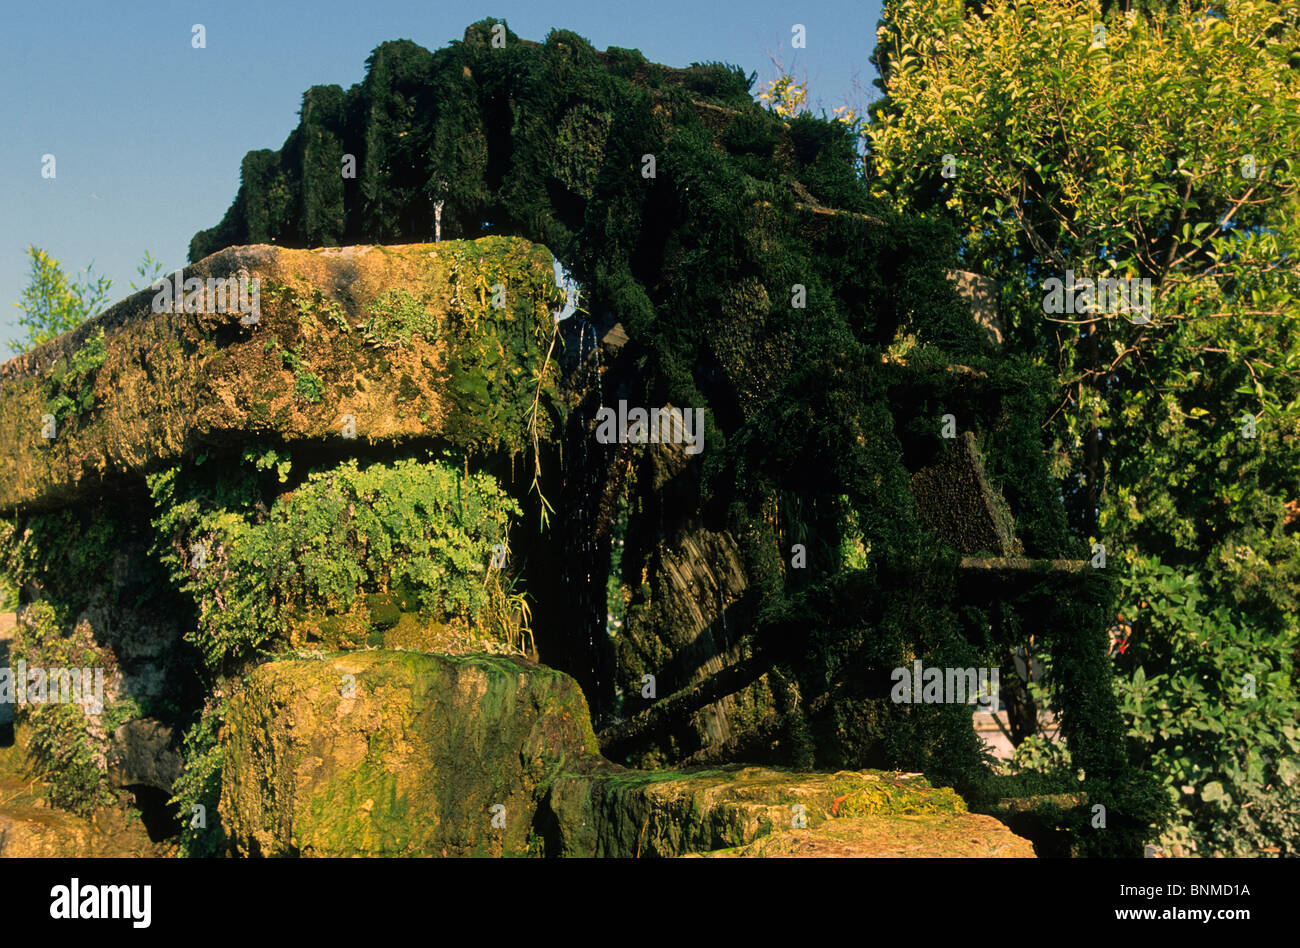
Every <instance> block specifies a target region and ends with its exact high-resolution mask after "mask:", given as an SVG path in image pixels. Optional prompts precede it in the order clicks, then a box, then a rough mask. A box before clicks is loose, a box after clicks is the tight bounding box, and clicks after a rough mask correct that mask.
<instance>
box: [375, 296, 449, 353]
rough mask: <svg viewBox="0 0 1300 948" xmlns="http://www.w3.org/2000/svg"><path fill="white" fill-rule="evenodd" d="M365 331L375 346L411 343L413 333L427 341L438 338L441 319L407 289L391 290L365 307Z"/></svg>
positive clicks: (388, 346)
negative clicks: (439, 320)
mask: <svg viewBox="0 0 1300 948" xmlns="http://www.w3.org/2000/svg"><path fill="white" fill-rule="evenodd" d="M363 331H364V336H365V340H366V342H368V343H369V344H370V345H372V346H379V347H381V348H391V347H393V346H396V345H397V344H398V343H399V342H400V343H401V344H402V345H406V346H409V345H410V344H411V336H412V335H413V334H414V333H419V334H420V335H421V336H423V337H424V338H425V339H426V340H428V341H432V340H434V339H436V338H437V336H438V320H437V318H436V317H435V316H434V315H433V314H432V313H430V312H429V310H428V307H426V306H425V305H424V304H423V303H421V302H420V301H419V300H418V299H416V298H415V297H414V296H412V295H411V294H410V293H408V292H407V291H406V290H400V289H399V290H389V291H388V292H387V293H385V294H384V295H383V296H381V297H379V298H378V299H376V300H375V301H373V302H372V303H371V304H370V305H369V306H368V307H366V322H365V325H364V327H363Z"/></svg>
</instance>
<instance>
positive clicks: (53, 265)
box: [9, 247, 113, 352]
mask: <svg viewBox="0 0 1300 948" xmlns="http://www.w3.org/2000/svg"><path fill="white" fill-rule="evenodd" d="M27 256H28V258H29V259H30V260H31V273H30V276H29V277H28V281H27V286H26V287H24V288H23V296H22V300H21V301H20V302H17V303H15V304H14V305H15V306H17V307H18V308H19V309H20V310H22V313H23V314H22V315H21V316H19V317H18V325H19V326H21V327H22V328H23V329H25V330H26V331H27V336H26V338H24V339H18V340H11V341H10V343H9V348H10V349H12V350H13V351H14V352H27V351H28V350H30V349H34V348H36V347H37V346H39V345H42V344H43V343H46V342H49V341H50V340H51V339H55V338H57V337H59V336H61V335H63V334H64V333H65V332H70V331H71V330H73V329H76V328H77V327H78V326H80V325H81V324H82V323H84V322H85V321H86V320H87V319H89V318H90V317H92V316H94V315H95V314H96V313H98V312H99V310H100V307H102V306H103V305H104V303H105V302H106V301H107V300H108V293H109V290H110V288H111V287H112V285H113V281H112V280H110V279H109V278H108V277H106V276H98V277H96V276H93V275H92V273H91V271H92V270H93V269H94V264H91V265H90V266H89V267H87V268H86V269H85V271H84V273H82V274H81V276H80V277H79V278H78V279H77V280H76V281H75V282H70V281H69V280H68V276H67V274H66V273H64V272H63V266H62V264H60V263H59V261H58V259H57V258H55V257H52V256H50V255H49V254H48V253H46V252H45V251H44V250H41V249H40V248H39V247H28V248H27Z"/></svg>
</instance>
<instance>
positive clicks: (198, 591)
mask: <svg viewBox="0 0 1300 948" xmlns="http://www.w3.org/2000/svg"><path fill="white" fill-rule="evenodd" d="M272 454H273V452H271V453H269V454H264V455H261V456H260V457H251V456H250V457H249V458H247V459H248V460H253V461H254V463H256V464H258V465H259V466H260V467H261V468H262V469H265V470H270V469H272V468H273V467H274V468H275V469H276V470H277V472H279V471H281V464H283V463H285V462H282V461H281V460H280V459H279V456H278V455H275V456H274V457H272V456H271V455H272ZM284 473H285V474H287V469H284ZM177 475H178V469H172V470H169V471H165V472H160V473H159V474H156V475H152V476H151V477H150V478H149V483H150V489H151V490H152V491H153V494H154V499H155V504H156V505H157V507H158V509H159V516H158V517H157V518H156V519H155V520H154V524H155V527H156V528H157V529H158V531H159V548H158V551H159V554H160V556H161V558H162V560H163V562H164V564H165V565H166V566H167V567H168V568H169V569H170V570H171V572H172V575H173V577H174V579H175V582H176V583H177V585H178V586H179V587H180V588H181V589H182V590H184V591H185V592H187V593H189V594H190V595H192V596H193V597H194V601H195V604H196V605H197V607H198V614H199V621H198V627H197V629H196V630H195V631H194V633H193V635H192V641H194V642H195V644H197V645H198V646H199V647H200V649H202V651H203V653H204V655H205V656H206V657H207V659H208V661H209V662H210V663H211V664H212V665H213V666H218V665H220V664H221V663H223V662H225V661H227V660H237V659H240V658H243V657H247V656H249V655H252V654H254V653H255V652H256V651H257V650H259V649H262V648H264V647H267V646H269V645H270V644H271V643H272V642H274V641H276V640H278V639H282V638H284V637H286V636H287V634H288V632H289V630H290V628H291V626H292V623H293V621H294V620H295V618H297V617H301V616H304V615H307V614H313V615H320V614H326V615H339V614H344V613H347V612H348V611H349V610H351V609H352V607H353V605H354V603H355V602H356V601H357V599H358V598H359V597H360V596H362V595H363V594H366V593H381V592H390V591H393V590H397V589H402V590H405V591H406V592H407V594H409V595H410V596H412V597H413V598H414V600H415V601H416V602H417V603H418V605H419V608H420V610H421V611H422V612H424V613H426V614H428V615H431V616H437V617H439V618H441V619H444V620H445V621H448V622H459V623H460V624H462V625H464V626H466V627H468V628H476V629H477V628H482V629H483V630H485V631H486V632H488V633H489V634H493V635H495V636H496V637H497V638H499V639H501V640H503V641H510V640H512V639H513V638H516V637H517V634H518V633H517V631H516V630H517V628H518V626H517V623H516V622H511V621H508V617H509V616H515V617H516V618H517V619H518V617H522V621H523V622H524V623H525V624H526V621H527V613H526V609H523V610H521V609H520V604H519V601H518V600H517V599H516V600H515V601H514V602H513V603H512V602H511V601H510V600H509V598H508V595H507V594H506V593H505V592H504V591H503V590H502V589H501V588H500V584H501V582H502V580H501V579H500V572H499V571H493V572H492V573H490V574H489V573H487V562H488V556H489V553H490V551H491V550H492V548H493V546H494V545H496V544H504V543H505V542H506V537H507V532H508V528H509V524H510V519H511V517H514V516H518V515H519V513H520V510H519V507H518V505H517V504H516V503H515V501H514V500H513V499H512V498H510V497H509V495H507V494H506V493H505V492H504V491H503V490H502V489H501V488H500V486H499V485H498V484H497V482H496V480H495V479H494V478H493V477H491V476H490V475H487V474H470V473H462V472H461V470H460V468H459V467H458V466H457V465H456V464H454V463H448V462H447V461H445V460H440V461H420V460H416V459H406V460H401V461H397V462H395V463H393V464H382V463H375V464H371V465H369V466H366V467H360V466H358V464H357V462H356V461H355V460H350V461H346V462H343V463H342V464H339V465H337V466H336V467H333V468H331V469H329V470H327V471H318V472H315V473H313V474H311V475H309V476H308V478H307V480H306V482H305V483H303V484H301V485H300V486H298V487H297V488H296V489H295V490H294V491H293V492H292V493H290V494H286V495H284V496H283V497H281V498H280V499H279V500H277V501H275V502H274V503H273V504H272V506H271V507H270V509H269V510H266V509H265V508H261V509H262V511H263V512H262V513H259V512H258V508H259V507H261V504H260V500H256V499H255V498H256V497H257V491H256V490H255V489H254V488H253V487H252V486H251V485H250V483H249V482H248V480H247V478H246V477H245V478H244V479H243V480H241V479H240V478H239V477H234V478H233V480H232V481H230V482H228V483H225V484H221V483H217V482H210V483H209V484H208V485H207V486H196V484H198V479H197V478H196V477H195V476H194V475H193V473H189V472H187V473H186V476H184V477H178V476H177ZM197 543H202V544H204V546H205V548H206V549H207V550H208V553H207V559H206V562H205V565H204V567H203V568H202V569H192V568H191V559H190V556H189V551H190V550H191V549H192V547H193V546H194V545H195V544H197ZM503 597H504V598H503Z"/></svg>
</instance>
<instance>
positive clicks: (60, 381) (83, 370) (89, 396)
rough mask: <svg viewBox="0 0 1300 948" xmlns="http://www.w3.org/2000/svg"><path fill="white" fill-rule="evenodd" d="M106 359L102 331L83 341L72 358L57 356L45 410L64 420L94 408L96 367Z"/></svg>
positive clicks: (106, 351)
mask: <svg viewBox="0 0 1300 948" xmlns="http://www.w3.org/2000/svg"><path fill="white" fill-rule="evenodd" d="M107 358H108V348H107V347H106V346H105V345H104V330H103V329H102V328H100V329H98V330H96V331H95V334H94V335H93V336H91V337H90V338H89V339H87V340H86V342H85V345H83V346H82V347H81V348H80V349H78V350H77V351H76V352H74V353H73V354H72V358H71V360H66V359H60V360H59V361H58V362H56V363H55V364H54V368H53V370H52V371H51V373H50V377H51V380H52V383H53V388H52V390H51V394H50V400H49V402H47V403H46V406H45V410H46V411H48V412H49V413H50V414H51V415H53V416H54V417H55V418H57V419H59V420H60V421H64V420H66V419H68V418H70V417H75V416H79V415H82V414H84V413H86V412H88V411H90V410H91V409H93V408H94V407H95V390H94V375H95V370H96V369H98V368H99V367H100V366H101V365H103V364H104V360H105V359H107Z"/></svg>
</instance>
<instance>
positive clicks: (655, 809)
mask: <svg viewBox="0 0 1300 948" xmlns="http://www.w3.org/2000/svg"><path fill="white" fill-rule="evenodd" d="M227 729H228V730H227V734H226V736H225V738H224V740H223V742H222V745H223V749H224V756H225V765H224V770H223V774H222V790H221V815H222V821H223V825H224V826H225V828H226V831H227V832H228V833H229V835H230V837H231V842H232V844H233V849H234V851H235V852H236V853H238V854H242V855H275V856H286V855H301V856H351V855H365V856H420V855H426V856H427V855H433V856H436V855H445V856H488V855H491V856H503V855H504V856H523V855H548V856H607V857H627V858H632V857H638V856H640V857H651V856H678V855H685V854H689V853H711V852H714V851H718V853H719V854H723V855H748V854H754V855H777V854H786V853H792V852H793V853H797V852H799V851H800V849H801V848H802V849H804V850H806V851H816V850H819V849H825V850H826V851H828V852H829V851H831V850H832V849H838V853H837V854H840V855H859V856H861V855H930V856H943V855H979V856H1029V855H1032V854H1033V850H1032V847H1030V846H1029V844H1028V843H1027V842H1026V841H1025V840H1023V839H1020V838H1019V837H1017V836H1015V835H1014V834H1012V833H1011V832H1010V831H1009V830H1007V829H1006V828H1005V827H1004V826H1002V825H1001V824H999V823H997V821H995V820H993V819H992V818H990V817H978V816H972V815H970V814H967V812H966V807H965V805H964V804H963V803H962V801H961V799H960V798H959V797H958V796H957V795H956V794H954V793H953V792H952V791H951V790H934V789H932V788H930V787H929V786H928V785H927V784H926V782H925V781H924V780H923V779H922V778H921V776H920V775H919V774H906V775H890V774H878V773H870V772H864V773H853V772H846V773H839V774H833V775H832V774H794V773H788V772H780V771H774V770H762V769H759V768H747V769H746V768H736V767H731V768H723V769H719V770H709V771H701V772H694V773H683V772H674V771H632V770H627V769H625V768H622V767H618V766H617V765H614V764H611V763H610V762H609V761H606V760H604V759H603V758H601V757H600V756H599V754H598V753H597V750H596V741H595V735H594V734H593V732H592V730H591V722H590V717H589V715H588V711H587V704H586V700H585V699H584V698H583V695H582V691H581V689H580V688H578V686H577V683H576V682H575V681H574V680H573V679H572V678H570V677H569V676H567V675H564V674H562V673H560V672H556V671H553V670H552V669H548V668H545V667H544V666H539V665H535V664H532V663H528V662H524V661H518V660H512V659H508V658H503V657H486V656H469V657H462V658H449V657H445V656H439V655H428V654H416V653H410V652H388V651H375V652H360V653H352V654H348V655H335V656H325V657H321V658H309V659H285V660H281V661H276V662H272V663H269V664H266V665H263V666H261V667H260V668H258V669H257V670H256V671H255V672H253V673H252V674H251V675H249V676H248V677H247V678H246V679H245V680H244V682H243V683H242V684H241V685H240V686H239V688H238V690H237V693H236V696H235V697H234V699H233V700H232V701H231V705H230V709H229V712H228V714H227ZM891 845H892V848H891ZM751 847H752V848H751Z"/></svg>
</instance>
